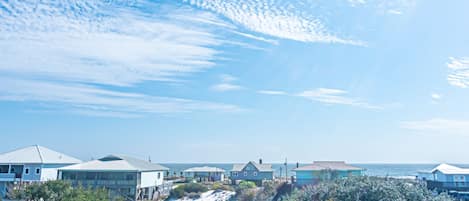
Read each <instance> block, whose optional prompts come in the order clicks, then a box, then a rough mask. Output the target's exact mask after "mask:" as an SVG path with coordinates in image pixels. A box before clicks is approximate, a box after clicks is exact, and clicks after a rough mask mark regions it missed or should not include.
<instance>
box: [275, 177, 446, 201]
mask: <svg viewBox="0 0 469 201" xmlns="http://www.w3.org/2000/svg"><path fill="white" fill-rule="evenodd" d="M282 201H454V199H452V198H451V197H449V196H448V195H446V194H440V195H433V194H432V192H431V191H429V190H428V189H427V188H426V187H425V186H424V185H422V184H420V183H417V182H415V181H412V180H403V179H392V178H378V177H350V178H344V179H337V180H333V181H329V182H323V183H320V184H318V185H315V186H306V187H304V188H303V189H300V190H295V191H293V192H292V193H291V194H290V195H289V196H286V197H284V198H282Z"/></svg>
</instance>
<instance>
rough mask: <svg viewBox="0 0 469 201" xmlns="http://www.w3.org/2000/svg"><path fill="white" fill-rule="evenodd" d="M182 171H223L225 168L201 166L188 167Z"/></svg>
mask: <svg viewBox="0 0 469 201" xmlns="http://www.w3.org/2000/svg"><path fill="white" fill-rule="evenodd" d="M184 172H225V170H224V169H221V168H217V167H208V166H203V167H193V168H189V169H187V170H184Z"/></svg>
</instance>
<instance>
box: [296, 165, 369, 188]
mask: <svg viewBox="0 0 469 201" xmlns="http://www.w3.org/2000/svg"><path fill="white" fill-rule="evenodd" d="M293 171H294V172H295V174H296V179H295V185H297V186H304V185H314V184H317V183H319V182H321V181H328V180H334V179H340V178H346V177H351V176H361V175H363V172H364V169H363V168H360V167H355V166H351V165H348V164H346V163H345V162H343V161H314V163H313V164H312V165H307V166H302V167H297V168H295V169H293Z"/></svg>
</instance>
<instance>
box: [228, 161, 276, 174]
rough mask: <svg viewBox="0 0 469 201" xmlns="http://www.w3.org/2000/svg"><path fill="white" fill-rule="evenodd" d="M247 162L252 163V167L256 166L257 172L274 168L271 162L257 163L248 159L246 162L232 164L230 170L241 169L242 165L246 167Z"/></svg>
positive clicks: (237, 170) (269, 170)
mask: <svg viewBox="0 0 469 201" xmlns="http://www.w3.org/2000/svg"><path fill="white" fill-rule="evenodd" d="M248 164H252V165H253V166H254V167H256V169H257V171H259V172H273V171H274V169H272V165H271V164H259V163H256V162H254V161H249V162H248V163H246V164H234V165H233V169H232V170H231V171H234V172H239V171H242V170H243V169H244V167H246V166H247V165H248Z"/></svg>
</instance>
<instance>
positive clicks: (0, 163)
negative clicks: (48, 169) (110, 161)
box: [0, 162, 81, 165]
mask: <svg viewBox="0 0 469 201" xmlns="http://www.w3.org/2000/svg"><path fill="white" fill-rule="evenodd" d="M80 163H81V162H77V163H2V162H0V165H30V164H32V165H76V164H80Z"/></svg>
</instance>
